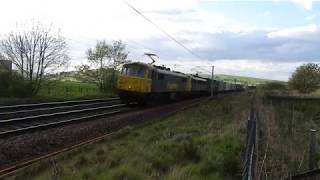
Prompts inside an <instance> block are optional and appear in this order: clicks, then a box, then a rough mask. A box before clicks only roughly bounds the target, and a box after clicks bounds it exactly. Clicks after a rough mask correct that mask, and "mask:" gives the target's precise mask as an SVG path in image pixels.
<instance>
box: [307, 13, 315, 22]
mask: <svg viewBox="0 0 320 180" xmlns="http://www.w3.org/2000/svg"><path fill="white" fill-rule="evenodd" d="M316 17H317V15H316V14H313V15H310V16H307V17H306V18H305V19H306V20H308V21H311V20H314V19H315V18H316Z"/></svg>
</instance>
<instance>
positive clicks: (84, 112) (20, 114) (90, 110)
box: [0, 98, 130, 137]
mask: <svg viewBox="0 0 320 180" xmlns="http://www.w3.org/2000/svg"><path fill="white" fill-rule="evenodd" d="M129 109H130V108H129V107H128V106H127V105H126V104H121V102H120V100H119V99H118V98H110V99H93V100H83V101H66V102H53V103H40V104H26V105H16V106H2V107H0V137H5V136H10V135H16V134H20V133H24V132H26V131H30V130H35V129H43V128H48V127H53V126H58V125H63V124H67V123H73V122H79V121H84V120H90V119H94V118H101V117H105V116H110V115H114V114H117V113H121V112H124V111H128V110H129Z"/></svg>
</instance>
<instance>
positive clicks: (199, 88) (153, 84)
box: [117, 62, 242, 104]
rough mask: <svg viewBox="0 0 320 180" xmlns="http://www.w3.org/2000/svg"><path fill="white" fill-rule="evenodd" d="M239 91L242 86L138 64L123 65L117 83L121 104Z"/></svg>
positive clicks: (161, 67)
mask: <svg viewBox="0 0 320 180" xmlns="http://www.w3.org/2000/svg"><path fill="white" fill-rule="evenodd" d="M241 88H242V86H241V85H237V84H232V83H226V82H224V81H217V80H214V81H212V80H211V79H207V78H202V77H199V76H196V75H187V74H184V73H181V72H176V71H171V70H170V69H169V68H166V67H163V66H155V65H152V64H146V63H141V62H134V63H127V64H124V65H123V67H122V70H121V73H120V75H119V78H118V83H117V89H118V94H119V97H120V99H121V100H122V101H123V102H124V103H130V102H139V103H143V104H145V103H152V102H158V101H167V100H177V99H185V98H190V97H195V96H196V97H200V96H205V95H209V94H210V93H211V91H213V93H214V94H217V93H221V92H231V91H239V90H241Z"/></svg>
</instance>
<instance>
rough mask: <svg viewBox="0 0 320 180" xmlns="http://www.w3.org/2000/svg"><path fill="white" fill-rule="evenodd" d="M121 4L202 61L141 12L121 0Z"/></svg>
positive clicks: (124, 0)
mask: <svg viewBox="0 0 320 180" xmlns="http://www.w3.org/2000/svg"><path fill="white" fill-rule="evenodd" d="M123 2H124V3H125V4H126V5H127V6H128V7H130V8H131V9H132V10H133V11H134V12H136V13H137V14H138V15H140V16H141V17H143V18H144V19H145V20H146V21H148V22H149V23H150V24H152V25H153V26H155V27H156V28H157V29H158V30H160V31H161V32H162V33H163V34H165V35H166V36H167V37H168V38H169V39H170V40H172V41H174V42H175V43H177V44H178V45H179V46H181V47H182V48H183V49H185V50H186V51H187V52H189V53H190V54H192V55H193V56H195V57H196V58H198V59H200V60H201V59H202V58H201V57H200V56H199V55H197V54H195V53H194V52H192V50H190V49H189V48H188V47H186V46H185V45H183V44H182V43H181V42H179V41H178V40H177V39H175V38H174V37H173V36H172V35H170V34H169V33H168V32H167V31H165V30H164V29H162V28H161V27H160V26H158V25H157V24H156V23H154V22H153V21H152V20H151V19H149V18H148V17H147V16H145V15H144V14H143V13H142V12H141V11H139V10H138V9H137V8H135V7H134V6H133V5H131V4H130V3H129V2H128V1H126V0H123Z"/></svg>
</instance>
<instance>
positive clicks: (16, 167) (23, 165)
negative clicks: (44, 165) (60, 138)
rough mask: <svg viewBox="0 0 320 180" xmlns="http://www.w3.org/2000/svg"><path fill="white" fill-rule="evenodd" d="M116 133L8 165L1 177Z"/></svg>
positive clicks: (2, 171) (0, 171) (1, 171)
mask: <svg viewBox="0 0 320 180" xmlns="http://www.w3.org/2000/svg"><path fill="white" fill-rule="evenodd" d="M114 133H115V132H110V133H106V134H103V135H102V136H99V137H95V138H92V139H89V140H87V141H84V142H81V143H79V144H75V145H73V146H70V147H66V148H63V149H61V150H57V151H55V152H52V153H50V154H46V155H43V156H40V157H37V158H34V159H31V160H29V161H25V162H22V163H20V164H16V165H14V166H11V167H8V168H6V169H2V170H0V179H2V178H5V177H8V176H11V175H13V174H15V173H17V172H19V171H21V170H23V169H25V168H28V167H30V166H32V165H33V164H34V163H36V162H38V161H41V160H44V159H47V158H50V157H53V156H56V155H58V154H61V153H64V152H68V151H71V150H73V149H76V148H79V147H82V146H85V145H89V144H92V143H95V142H98V141H100V140H103V139H105V138H107V137H109V136H112V135H113V134H114Z"/></svg>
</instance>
